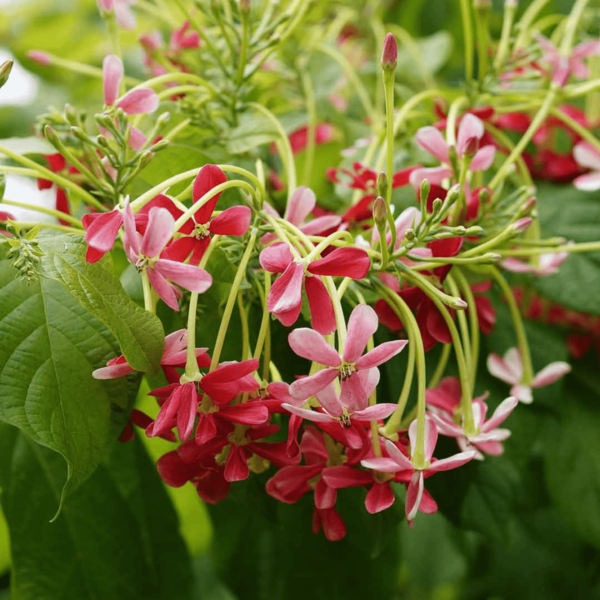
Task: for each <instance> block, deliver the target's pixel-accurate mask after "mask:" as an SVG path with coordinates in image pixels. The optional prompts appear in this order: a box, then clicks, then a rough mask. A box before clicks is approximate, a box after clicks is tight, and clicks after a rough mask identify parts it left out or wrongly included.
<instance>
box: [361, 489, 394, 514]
mask: <svg viewBox="0 0 600 600" xmlns="http://www.w3.org/2000/svg"><path fill="white" fill-rule="evenodd" d="M395 499H396V498H395V496H394V492H393V490H392V486H391V485H390V484H389V483H375V484H374V485H373V486H372V487H371V489H370V490H369V491H368V492H367V497H366V498H365V507H366V509H367V512H368V513H370V514H372V515H374V514H375V513H378V512H381V511H382V510H386V509H387V508H389V507H390V506H392V504H394V501H395Z"/></svg>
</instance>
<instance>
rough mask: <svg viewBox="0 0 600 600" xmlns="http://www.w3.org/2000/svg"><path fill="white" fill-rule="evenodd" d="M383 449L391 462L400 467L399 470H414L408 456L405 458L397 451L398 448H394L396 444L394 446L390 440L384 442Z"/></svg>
mask: <svg viewBox="0 0 600 600" xmlns="http://www.w3.org/2000/svg"><path fill="white" fill-rule="evenodd" d="M385 449H386V450H387V453H388V454H389V455H390V459H391V460H393V461H394V463H395V464H396V465H397V466H398V467H400V470H402V471H412V470H413V469H414V466H413V464H412V461H411V460H410V458H408V456H405V455H404V454H403V453H402V452H401V451H400V450H399V449H398V446H396V444H394V443H393V442H392V441H391V440H385Z"/></svg>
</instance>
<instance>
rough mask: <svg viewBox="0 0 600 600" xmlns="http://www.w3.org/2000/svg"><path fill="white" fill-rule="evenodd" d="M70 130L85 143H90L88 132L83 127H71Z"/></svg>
mask: <svg viewBox="0 0 600 600" xmlns="http://www.w3.org/2000/svg"><path fill="white" fill-rule="evenodd" d="M70 131H71V133H72V134H73V135H74V136H75V137H76V138H77V139H78V140H80V141H82V142H84V143H89V141H90V139H89V137H88V135H87V133H86V132H85V131H84V130H83V129H81V127H71V129H70Z"/></svg>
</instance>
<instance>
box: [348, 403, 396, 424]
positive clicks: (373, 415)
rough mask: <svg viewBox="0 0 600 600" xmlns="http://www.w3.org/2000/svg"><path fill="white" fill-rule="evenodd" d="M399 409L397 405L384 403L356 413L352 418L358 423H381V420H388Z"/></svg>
mask: <svg viewBox="0 0 600 600" xmlns="http://www.w3.org/2000/svg"><path fill="white" fill-rule="evenodd" d="M397 408H398V405H397V404H390V403H386V402H383V403H381V404H374V405H373V406H369V407H368V408H365V409H364V410H358V411H356V412H355V413H353V414H352V418H353V419H354V420H356V421H379V420H380V419H387V418H388V417H389V416H390V415H391V414H392V413H393V412H394V411H395V410H396V409H397Z"/></svg>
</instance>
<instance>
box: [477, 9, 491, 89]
mask: <svg viewBox="0 0 600 600" xmlns="http://www.w3.org/2000/svg"><path fill="white" fill-rule="evenodd" d="M489 13H490V11H489V8H485V7H478V8H476V9H475V27H476V28H477V57H478V69H477V78H478V80H479V85H480V86H482V85H483V81H484V79H485V76H486V75H487V73H488V70H489V58H488V49H489V45H490V32H489V22H488V18H489Z"/></svg>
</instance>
